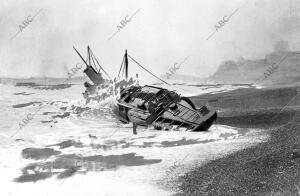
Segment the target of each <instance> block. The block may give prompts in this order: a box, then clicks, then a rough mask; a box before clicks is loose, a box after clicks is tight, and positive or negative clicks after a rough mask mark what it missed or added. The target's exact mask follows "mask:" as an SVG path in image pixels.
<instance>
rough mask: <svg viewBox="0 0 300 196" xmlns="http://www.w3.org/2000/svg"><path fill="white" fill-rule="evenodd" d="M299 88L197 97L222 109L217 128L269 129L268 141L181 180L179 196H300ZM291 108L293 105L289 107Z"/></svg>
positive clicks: (179, 181)
mask: <svg viewBox="0 0 300 196" xmlns="http://www.w3.org/2000/svg"><path fill="white" fill-rule="evenodd" d="M297 89H299V87H286V88H272V89H250V90H249V89H238V90H235V91H234V92H228V93H221V94H206V95H202V96H198V97H193V98H192V99H193V101H194V102H196V104H199V103H201V102H202V101H203V100H205V99H209V100H210V105H212V106H214V107H215V108H216V109H218V110H219V111H221V112H220V113H219V119H218V121H217V124H222V125H230V126H235V127H242V128H249V127H251V128H263V129H266V130H268V133H269V134H270V139H269V140H268V141H267V142H264V143H260V144H258V145H256V146H253V147H250V148H247V149H244V150H241V151H238V152H235V153H233V154H230V155H228V156H225V157H223V158H220V159H216V160H213V161H210V162H208V163H207V164H205V165H202V166H199V167H196V168H195V169H193V170H192V171H190V172H188V173H186V174H185V175H184V176H182V177H180V178H179V180H178V182H177V183H178V187H177V188H178V189H179V191H178V192H179V193H178V194H176V195H178V196H179V195H299V193H300V134H299V130H300V110H299V105H300V96H297ZM287 105H288V106H287Z"/></svg>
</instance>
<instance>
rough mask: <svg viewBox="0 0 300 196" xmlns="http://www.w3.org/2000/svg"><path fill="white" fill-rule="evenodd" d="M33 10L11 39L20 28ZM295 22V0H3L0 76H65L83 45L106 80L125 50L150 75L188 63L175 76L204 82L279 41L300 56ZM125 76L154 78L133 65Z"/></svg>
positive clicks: (298, 8)
mask: <svg viewBox="0 0 300 196" xmlns="http://www.w3.org/2000/svg"><path fill="white" fill-rule="evenodd" d="M39 11H40V12H39ZM235 11H236V12H235ZM38 12H39V14H38V15H37V16H36V17H35V18H34V19H33V20H32V22H30V23H29V24H28V25H27V26H26V27H25V28H24V29H22V31H21V32H19V33H18V34H17V35H16V36H15V37H14V38H13V39H12V37H13V36H14V35H15V34H16V33H17V32H18V31H19V25H21V24H22V22H23V21H24V20H26V18H28V17H29V18H32V16H33V15H35V14H36V13H38ZM135 12H137V13H136V14H135V15H134V16H133V17H132V18H131V20H130V22H128V23H127V24H126V25H125V26H124V27H123V28H122V29H121V30H120V31H119V32H118V33H117V34H115V36H113V37H112V38H111V39H109V38H110V37H111V36H112V35H113V34H114V33H115V32H117V26H118V25H120V22H121V21H122V20H124V19H125V18H126V17H127V19H128V18H130V17H131V16H132V15H133V14H134V13H135ZM234 12H235V13H234ZM232 13H234V15H232V17H230V19H229V20H228V21H227V22H226V23H225V24H224V26H223V27H221V28H219V30H218V31H217V32H215V33H214V34H213V36H212V37H210V38H209V39H208V40H207V38H208V37H209V36H210V35H211V34H212V33H213V32H214V31H215V25H217V24H218V22H219V21H220V20H222V19H223V18H224V16H226V17H225V19H227V18H228V16H229V15H231V14H232ZM299 23H300V1H299V0H230V1H222V0H189V1H186V0H163V1H159V0H130V1H129V0H105V1H104V0H84V1H83V0H51V1H50V0H49V1H39V0H10V1H1V2H0V29H1V31H0V77H18V78H24V77H39V76H48V77H67V72H66V69H65V67H67V68H68V69H71V68H73V67H75V66H76V63H78V62H81V59H80V58H79V57H78V55H77V54H76V53H75V51H74V50H73V46H75V47H76V48H77V49H78V50H79V52H80V53H82V54H83V56H84V57H85V56H86V47H87V45H90V47H91V49H92V50H93V52H94V54H95V56H96V57H97V58H98V60H99V61H100V63H101V65H102V66H103V67H104V68H105V70H106V71H107V72H108V73H109V74H110V75H111V76H112V77H115V76H116V75H117V73H118V70H119V67H120V64H121V61H122V58H123V55H124V52H125V49H127V50H128V53H129V54H130V56H132V57H133V58H135V59H136V60H137V61H138V62H139V63H141V64H142V65H143V66H145V67H147V68H148V69H149V70H151V71H152V72H153V73H154V74H156V75H164V74H165V73H167V72H169V71H168V70H169V68H171V67H172V66H173V65H174V64H175V63H180V62H181V61H183V60H184V59H185V58H186V57H189V58H188V60H186V61H185V62H184V64H182V65H181V66H180V69H178V70H177V73H178V74H187V75H192V76H197V77H207V76H209V75H212V74H213V73H214V72H215V71H216V69H217V68H218V66H219V64H220V63H221V62H222V61H226V60H237V59H238V58H239V57H243V58H245V59H259V58H264V56H265V55H266V54H267V53H270V52H272V51H273V47H274V44H275V42H277V41H280V40H285V41H288V42H289V47H290V49H291V50H300V39H299V38H300V31H299V29H300V24H299ZM129 72H130V74H132V75H135V73H139V77H140V79H142V80H154V78H153V77H152V76H150V75H149V74H147V73H146V72H144V71H143V70H141V69H140V68H139V67H138V66H136V65H135V64H134V63H132V62H129ZM80 75H82V73H78V76H80Z"/></svg>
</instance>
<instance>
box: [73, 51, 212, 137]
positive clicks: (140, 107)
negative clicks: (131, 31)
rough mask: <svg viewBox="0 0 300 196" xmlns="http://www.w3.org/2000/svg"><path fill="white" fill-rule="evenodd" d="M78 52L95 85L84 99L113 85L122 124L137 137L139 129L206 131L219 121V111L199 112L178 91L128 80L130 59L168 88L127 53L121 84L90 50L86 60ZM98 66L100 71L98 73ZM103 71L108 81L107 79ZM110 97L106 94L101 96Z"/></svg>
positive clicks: (203, 109) (87, 86)
mask: <svg viewBox="0 0 300 196" xmlns="http://www.w3.org/2000/svg"><path fill="white" fill-rule="evenodd" d="M74 49H75V48H74ZM75 51H76V52H77V54H78V55H79V56H80V58H81V59H82V60H83V62H84V63H85V65H86V68H85V69H84V71H83V72H84V73H85V74H86V75H87V76H88V78H89V79H90V80H91V81H92V82H93V84H90V83H88V82H85V84H84V86H85V87H86V91H85V93H83V94H84V97H85V98H87V99H88V98H89V95H93V94H95V92H96V91H97V90H99V89H103V88H105V87H107V86H109V85H111V84H113V87H114V88H113V89H112V91H113V93H115V94H116V95H117V97H118V98H117V106H118V117H119V120H120V121H121V122H123V123H130V122H131V123H133V133H134V134H137V131H136V130H137V126H143V127H148V126H150V125H152V126H153V127H154V128H155V129H157V130H171V129H172V130H176V129H179V128H184V129H185V130H190V131H206V130H208V128H209V127H210V126H211V125H212V124H213V122H214V121H216V119H217V112H216V110H214V109H213V108H211V107H209V106H207V105H202V106H201V107H200V108H198V109H197V108H196V107H195V105H194V104H193V102H192V101H191V100H190V99H189V98H188V97H184V96H180V95H179V94H178V93H176V92H175V91H171V90H168V89H165V88H160V87H157V86H151V85H144V86H140V85H139V84H138V83H137V81H136V80H133V79H132V78H130V79H129V80H128V59H130V60H132V61H133V62H134V63H136V64H137V65H138V66H140V67H141V68H142V69H144V70H145V71H147V72H148V73H149V74H151V75H152V76H154V77H156V78H157V79H159V80H160V81H162V82H163V83H166V84H168V83H167V82H165V81H164V80H162V79H160V78H158V77H157V76H155V75H154V74H153V73H151V72H150V71H149V70H147V69H146V68H145V67H144V66H142V65H141V64H140V63H138V62H137V61H136V60H135V59H133V58H132V57H131V56H130V55H129V54H127V50H126V51H125V54H124V56H123V60H122V64H121V66H120V70H119V74H118V77H119V76H120V73H121V71H122V70H123V74H125V79H123V80H119V81H117V80H116V78H115V79H114V80H112V79H111V77H110V76H109V75H108V74H107V73H106V71H105V70H104V69H103V67H102V66H101V65H100V63H99V62H98V60H97V59H96V57H95V56H94V54H93V52H92V51H91V49H90V48H89V46H88V48H87V52H88V57H87V60H85V59H84V58H83V57H82V56H81V54H80V53H79V52H78V51H77V50H76V49H75ZM97 66H98V67H99V69H98V70H97ZM101 71H102V72H103V73H104V74H105V75H106V76H107V77H108V78H109V79H104V78H103V76H102V73H101ZM111 93H112V92H110V93H107V92H104V93H103V94H101V95H100V96H105V95H106V94H111Z"/></svg>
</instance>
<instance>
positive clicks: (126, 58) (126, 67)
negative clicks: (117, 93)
mask: <svg viewBox="0 0 300 196" xmlns="http://www.w3.org/2000/svg"><path fill="white" fill-rule="evenodd" d="M124 58H125V66H124V69H125V78H126V80H127V78H128V57H127V49H126V50H125V55H124Z"/></svg>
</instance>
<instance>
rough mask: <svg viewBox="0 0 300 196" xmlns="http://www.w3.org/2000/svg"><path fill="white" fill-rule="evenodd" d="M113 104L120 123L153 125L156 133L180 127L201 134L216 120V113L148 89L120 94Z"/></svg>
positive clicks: (157, 89)
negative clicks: (115, 103) (200, 132)
mask: <svg viewBox="0 0 300 196" xmlns="http://www.w3.org/2000/svg"><path fill="white" fill-rule="evenodd" d="M117 104H118V109H119V118H120V120H121V121H122V122H124V123H129V122H132V123H134V124H135V125H140V126H148V125H153V126H154V128H156V129H165V130H169V129H171V128H172V127H175V128H181V127H183V128H186V130H191V131H205V130H207V129H208V128H209V127H210V126H211V125H212V123H213V122H214V121H215V120H216V119H217V113H216V111H215V110H214V109H212V108H210V107H209V106H206V105H204V106H202V107H201V108H200V109H196V107H195V106H194V104H193V103H192V101H191V100H190V99H189V98H187V97H181V96H180V95H178V94H177V93H176V92H174V91H170V90H167V89H164V88H160V87H155V86H149V85H146V86H143V87H140V86H131V87H128V88H126V89H123V90H121V92H120V99H118V103H117Z"/></svg>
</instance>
